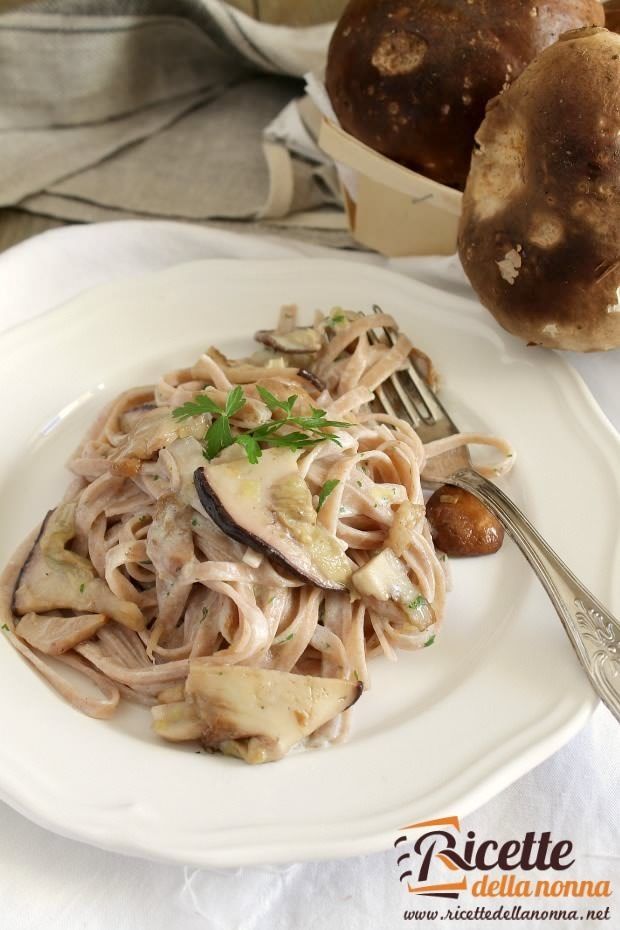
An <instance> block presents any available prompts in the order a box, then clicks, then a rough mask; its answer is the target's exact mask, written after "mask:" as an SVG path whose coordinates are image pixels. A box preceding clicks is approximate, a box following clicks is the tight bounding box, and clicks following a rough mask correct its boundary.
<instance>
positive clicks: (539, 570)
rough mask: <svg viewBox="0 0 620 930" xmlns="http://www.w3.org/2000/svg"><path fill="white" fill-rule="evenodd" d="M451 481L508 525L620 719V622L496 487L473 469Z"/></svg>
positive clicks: (594, 680) (597, 686) (603, 696)
mask: <svg viewBox="0 0 620 930" xmlns="http://www.w3.org/2000/svg"><path fill="white" fill-rule="evenodd" d="M447 483H448V484H454V485H456V486H457V487H459V488H464V489H465V490H466V491H470V492H471V493H472V494H473V495H474V496H475V497H477V498H479V500H481V501H482V502H483V503H484V504H485V505H486V506H487V507H488V509H489V510H490V511H492V512H493V513H494V514H495V515H496V517H498V519H499V520H500V522H501V523H502V524H503V525H504V527H505V528H506V532H507V533H508V534H509V536H511V537H512V539H514V541H515V542H516V544H517V545H518V547H519V548H520V550H521V552H522V553H523V555H524V556H525V558H526V559H527V561H528V562H529V563H530V565H531V566H532V568H533V569H534V571H535V572H536V574H537V575H538V578H539V579H540V581H541V582H542V585H543V587H544V588H545V590H546V592H547V594H548V595H549V597H550V599H551V603H552V604H553V606H554V607H555V609H556V611H557V614H558V616H559V618H560V620H561V621H562V624H563V626H564V629H565V631H566V633H567V634H568V638H569V639H570V641H571V643H572V645H573V647H574V649H575V652H576V653H577V656H578V658H579V661H580V662H581V664H582V665H583V667H584V668H585V670H586V672H587V674H588V677H589V679H590V682H591V683H592V686H593V688H594V690H595V691H596V693H597V694H598V696H599V697H600V699H601V700H602V702H603V703H604V704H605V705H606V706H607V707H608V708H609V710H610V711H611V712H612V714H613V715H614V716H615V717H616V719H617V720H618V721H620V623H618V621H617V620H616V619H615V617H613V616H612V614H611V613H610V611H609V610H607V608H606V607H604V606H603V604H601V602H600V601H599V600H597V598H595V597H594V595H593V594H591V593H590V591H588V589H587V588H585V587H584V586H583V585H582V583H581V582H580V581H579V579H578V578H576V577H575V576H574V575H573V573H572V572H571V571H570V569H569V568H568V567H567V566H566V565H565V564H564V562H563V561H562V560H561V559H560V558H559V557H558V555H557V554H556V553H555V552H554V551H553V549H552V548H551V546H550V545H549V544H548V543H547V542H545V540H544V539H543V538H542V536H541V535H540V533H539V532H538V531H537V530H536V529H535V528H534V527H533V526H532V524H531V523H530V521H529V520H528V519H527V517H526V516H525V514H523V513H522V512H521V511H520V510H519V508H518V507H517V506H516V504H514V503H513V502H512V501H511V500H510V498H509V497H507V496H506V494H504V492H503V491H500V489H499V488H498V487H497V486H496V485H494V484H493V483H492V482H491V481H488V480H487V479H486V478H484V477H483V476H482V475H479V474H478V472H476V471H474V470H473V469H472V468H463V469H461V470H459V471H457V472H455V473H454V474H453V475H451V476H450V478H448V479H447Z"/></svg>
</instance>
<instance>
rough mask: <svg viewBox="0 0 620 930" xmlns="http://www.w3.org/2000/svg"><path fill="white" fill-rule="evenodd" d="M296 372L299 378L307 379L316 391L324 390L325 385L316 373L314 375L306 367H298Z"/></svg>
mask: <svg viewBox="0 0 620 930" xmlns="http://www.w3.org/2000/svg"><path fill="white" fill-rule="evenodd" d="M297 374H298V375H299V377H300V378H303V379H304V381H309V382H310V384H311V385H312V386H313V387H315V388H316V389H317V391H324V390H325V388H326V387H327V385H326V384H325V382H324V381H323V380H322V378H319V376H318V375H315V373H314V372H313V371H309V370H308V369H307V368H298V369H297Z"/></svg>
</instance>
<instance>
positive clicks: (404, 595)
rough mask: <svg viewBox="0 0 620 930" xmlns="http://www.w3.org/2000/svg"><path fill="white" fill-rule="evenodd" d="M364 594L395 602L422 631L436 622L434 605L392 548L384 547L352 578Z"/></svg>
mask: <svg viewBox="0 0 620 930" xmlns="http://www.w3.org/2000/svg"><path fill="white" fill-rule="evenodd" d="M351 581H352V583H353V586H354V587H355V588H356V590H357V591H359V593H360V594H361V595H362V596H363V597H372V598H375V600H377V601H395V603H397V604H398V606H399V607H400V608H401V609H402V610H403V611H404V612H405V614H406V615H407V618H408V619H409V620H410V621H411V623H413V625H414V626H417V627H418V629H420V630H425V629H426V628H427V627H429V626H430V625H431V624H432V623H434V622H435V615H434V612H433V609H432V607H431V606H430V604H429V603H428V601H427V600H426V598H425V597H423V596H422V594H421V593H420V589H419V588H418V587H417V586H416V585H415V584H414V583H413V582H412V581H411V579H410V578H409V575H408V573H407V569H406V567H405V565H404V564H403V563H402V562H401V560H400V559H399V558H397V557H396V556H395V555H394V553H393V552H392V550H391V549H383V550H382V551H381V552H380V553H379V554H378V555H375V556H373V558H372V559H369V560H368V562H366V564H365V565H364V566H362V568H360V569H358V570H357V571H356V572H355V573H354V575H353V576H352V579H351Z"/></svg>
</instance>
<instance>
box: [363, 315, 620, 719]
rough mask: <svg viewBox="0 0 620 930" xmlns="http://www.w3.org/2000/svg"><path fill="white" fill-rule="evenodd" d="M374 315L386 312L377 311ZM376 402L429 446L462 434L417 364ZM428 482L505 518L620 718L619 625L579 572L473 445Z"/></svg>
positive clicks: (447, 458) (440, 461) (435, 468)
mask: <svg viewBox="0 0 620 930" xmlns="http://www.w3.org/2000/svg"><path fill="white" fill-rule="evenodd" d="M373 310H374V311H375V312H376V313H379V312H381V311H380V309H379V308H378V307H373ZM368 336H369V340H370V341H371V342H373V343H376V342H378V341H382V342H388V343H389V344H391V345H394V342H395V339H394V336H393V335H392V333H391V332H390V331H389V330H387V329H384V330H383V337H382V338H381V339H379V338H378V337H377V336H376V334H375V333H374V332H373V331H371V332H369V334H368ZM375 397H376V399H377V401H378V403H379V404H380V405H381V407H382V408H383V410H384V411H385V412H386V413H389V414H391V415H396V416H398V417H400V418H401V419H404V420H408V421H409V422H410V423H411V425H412V426H413V428H414V429H415V431H416V432H417V434H418V435H419V437H420V439H421V440H422V441H423V442H425V443H426V442H431V441H433V440H435V439H443V438H445V437H446V436H453V435H455V434H456V433H458V432H459V430H458V428H457V426H456V425H455V423H454V421H453V420H452V418H451V417H450V416H449V414H448V413H447V411H446V409H445V407H444V406H443V404H442V403H441V402H440V401H439V400H438V398H437V396H436V395H435V393H434V392H433V391H432V390H431V389H430V388H429V387H428V385H427V384H426V382H425V380H424V378H423V377H422V376H421V375H420V373H419V372H418V371H417V369H416V367H415V362H414V361H411V360H410V361H409V363H408V365H407V367H406V369H404V370H403V371H399V372H397V373H395V374H394V375H392V376H391V377H390V378H389V379H388V381H386V382H384V384H383V385H382V386H381V387H379V388H377V390H376V391H375ZM423 480H424V483H425V484H428V485H429V486H430V487H435V486H440V485H442V484H453V485H456V487H459V488H464V489H465V490H466V491H470V492H471V493H472V494H473V495H474V496H475V497H477V498H478V499H479V500H481V501H482V503H483V504H485V506H486V507H488V509H489V510H490V511H491V512H492V513H494V514H495V516H496V517H497V518H498V519H499V520H500V522H501V523H502V524H503V525H504V527H505V528H506V532H507V533H508V534H509V535H510V536H511V537H512V539H514V541H515V542H516V544H517V546H518V547H519V549H520V550H521V552H522V553H523V555H524V556H525V558H526V559H527V561H528V562H529V563H530V565H531V566H532V568H533V569H534V572H535V573H536V575H537V576H538V578H539V580H540V581H541V583H542V585H543V587H544V588H545V590H546V592H547V594H548V595H549V598H550V600H551V603H552V604H553V606H554V607H555V609H556V611H557V614H558V616H559V618H560V620H561V621H562V624H563V626H564V630H565V631H566V633H567V635H568V638H569V639H570V641H571V643H572V645H573V648H574V649H575V652H576V653H577V657H578V658H579V661H580V662H581V664H582V666H583V668H584V669H585V671H586V674H587V675H588V678H589V679H590V682H591V684H592V687H593V688H594V690H595V691H596V693H597V694H598V696H599V697H600V699H601V700H602V702H603V703H604V704H605V705H606V706H607V707H608V708H609V710H610V711H611V712H612V714H613V715H614V716H615V717H616V719H617V720H618V721H620V623H618V621H617V620H616V619H615V617H613V616H612V614H611V613H610V611H609V610H607V608H606V607H604V605H603V604H601V602H600V601H599V600H597V598H595V597H594V595H593V594H591V593H590V591H588V589H587V588H585V587H584V585H583V584H582V583H581V582H580V581H579V579H578V578H576V577H575V575H573V573H572V572H571V571H570V569H569V568H568V566H566V565H565V564H564V562H563V561H562V560H561V559H560V558H559V556H558V555H557V554H556V553H555V552H554V551H553V549H552V548H551V546H550V545H549V544H548V543H547V542H545V540H544V539H543V537H542V536H541V535H540V533H539V532H538V531H537V530H536V529H535V528H534V527H533V526H532V524H531V523H530V521H529V520H528V519H527V517H526V516H525V514H523V513H522V512H521V511H520V510H519V508H518V507H517V506H516V504H515V503H513V501H511V500H510V498H509V497H507V496H506V494H504V492H503V491H500V489H499V488H498V487H497V486H496V485H494V484H493V483H492V482H491V481H488V480H487V479H486V478H484V477H483V476H482V475H480V474H478V472H477V471H475V469H474V468H473V465H472V462H471V459H470V457H469V452H468V450H467V447H466V446H461V447H459V448H457V449H454V450H452V451H449V452H444V453H443V454H441V455H438V456H436V457H433V459H432V460H431V463H430V464H429V466H427V467H426V468H425V469H424V475H423Z"/></svg>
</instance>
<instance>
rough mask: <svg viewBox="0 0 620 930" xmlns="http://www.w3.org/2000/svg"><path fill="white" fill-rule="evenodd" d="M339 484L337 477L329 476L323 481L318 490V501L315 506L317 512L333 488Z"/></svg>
mask: <svg viewBox="0 0 620 930" xmlns="http://www.w3.org/2000/svg"><path fill="white" fill-rule="evenodd" d="M339 484H340V480H339V479H338V478H331V479H330V480H329V481H326V482H325V484H324V485H323V487H322V488H321V490H320V491H319V503H318V505H317V508H316V511H317V513H318V512H319V510H320V509H321V507H322V506H323V504H324V503H325V501H326V500H327V498H328V497H329V495H330V494H331V493H332V491H333V490H334V488H336V487H337V486H338V485H339Z"/></svg>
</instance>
